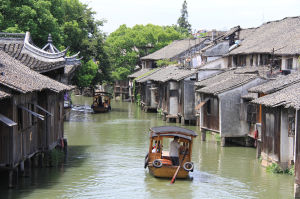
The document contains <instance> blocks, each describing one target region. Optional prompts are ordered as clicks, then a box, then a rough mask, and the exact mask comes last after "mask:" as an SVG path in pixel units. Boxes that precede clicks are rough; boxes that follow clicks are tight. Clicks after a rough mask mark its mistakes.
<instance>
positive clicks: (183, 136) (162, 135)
mask: <svg viewBox="0 0 300 199" xmlns="http://www.w3.org/2000/svg"><path fill="white" fill-rule="evenodd" d="M151 136H152V137H158V136H160V137H175V136H178V137H179V138H183V139H186V140H189V141H191V140H192V138H191V137H190V136H186V135H182V134H175V133H167V134H156V133H153V134H152V135H151Z"/></svg>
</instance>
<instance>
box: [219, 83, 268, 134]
mask: <svg viewBox="0 0 300 199" xmlns="http://www.w3.org/2000/svg"><path fill="white" fill-rule="evenodd" d="M265 81H266V80H263V79H261V78H256V79H254V80H252V81H250V82H248V83H246V84H244V85H242V86H240V87H238V88H235V89H232V90H229V91H226V92H224V93H221V94H219V95H218V97H219V99H220V100H219V108H220V109H219V114H220V115H219V118H220V122H219V123H220V134H221V137H241V136H245V135H247V134H248V132H247V131H245V130H243V128H242V124H241V123H242V122H243V121H241V120H240V109H241V104H240V103H241V96H243V95H245V94H247V93H248V89H249V88H251V87H254V86H257V85H259V84H262V83H264V82H265Z"/></svg>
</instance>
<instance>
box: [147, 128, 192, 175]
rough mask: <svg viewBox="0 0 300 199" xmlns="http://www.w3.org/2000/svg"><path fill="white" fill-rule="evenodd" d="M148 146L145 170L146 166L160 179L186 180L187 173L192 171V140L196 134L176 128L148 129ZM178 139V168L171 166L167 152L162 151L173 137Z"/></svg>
mask: <svg viewBox="0 0 300 199" xmlns="http://www.w3.org/2000/svg"><path fill="white" fill-rule="evenodd" d="M149 133H150V145H149V151H148V154H147V155H146V157H145V168H146V167H147V166H148V169H149V172H150V173H151V174H152V175H154V176H155V177H160V178H172V177H173V178H174V174H175V173H176V172H178V173H176V174H177V175H176V178H187V177H188V174H189V172H192V171H193V169H194V164H193V162H191V156H192V145H193V138H194V137H196V136H197V134H196V133H195V132H194V131H192V130H189V129H185V128H182V127H177V126H159V127H152V128H150V132H149ZM175 136H177V137H179V143H180V145H181V146H180V149H179V167H178V166H175V165H172V161H171V158H170V156H169V151H165V150H164V149H163V144H166V143H167V142H168V141H169V142H170V141H172V140H173V139H174V137H175ZM164 141H165V143H164Z"/></svg>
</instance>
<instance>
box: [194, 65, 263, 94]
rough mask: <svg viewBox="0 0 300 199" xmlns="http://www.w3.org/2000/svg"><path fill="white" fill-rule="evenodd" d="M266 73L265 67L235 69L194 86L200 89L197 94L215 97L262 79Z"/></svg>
mask: <svg viewBox="0 0 300 199" xmlns="http://www.w3.org/2000/svg"><path fill="white" fill-rule="evenodd" d="M266 71H268V68H266V67H245V68H237V69H232V70H228V71H226V72H224V73H220V74H217V75H215V76H213V77H211V78H208V79H205V80H203V81H200V82H197V83H195V85H196V86H199V87H202V88H200V89H198V90H197V92H200V93H208V94H213V95H217V94H219V93H222V92H225V91H227V90H231V89H233V88H237V87H239V86H241V85H244V84H246V83H248V82H250V81H251V80H254V79H256V78H262V75H263V74H264V73H265V72H266ZM261 74H262V75H261Z"/></svg>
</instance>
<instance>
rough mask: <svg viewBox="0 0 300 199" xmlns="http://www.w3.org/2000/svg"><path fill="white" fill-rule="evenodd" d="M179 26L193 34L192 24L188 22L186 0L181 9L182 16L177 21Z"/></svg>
mask: <svg viewBox="0 0 300 199" xmlns="http://www.w3.org/2000/svg"><path fill="white" fill-rule="evenodd" d="M177 24H178V26H179V27H180V28H182V29H183V30H187V31H188V32H189V33H191V30H192V27H191V24H190V23H189V22H188V11H187V2H186V0H184V2H183V4H182V8H181V16H180V17H179V18H178V20H177Z"/></svg>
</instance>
